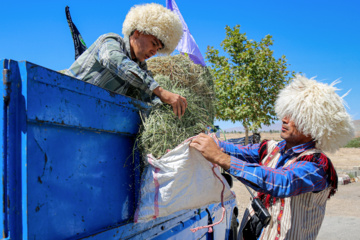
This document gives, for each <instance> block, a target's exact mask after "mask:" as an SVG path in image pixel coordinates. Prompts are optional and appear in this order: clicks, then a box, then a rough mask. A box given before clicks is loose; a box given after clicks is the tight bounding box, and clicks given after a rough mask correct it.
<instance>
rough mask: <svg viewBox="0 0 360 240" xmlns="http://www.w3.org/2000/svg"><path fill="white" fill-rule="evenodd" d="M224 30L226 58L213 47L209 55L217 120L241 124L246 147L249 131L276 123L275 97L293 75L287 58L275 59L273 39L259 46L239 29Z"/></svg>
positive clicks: (261, 42) (208, 49) (262, 42)
mask: <svg viewBox="0 0 360 240" xmlns="http://www.w3.org/2000/svg"><path fill="white" fill-rule="evenodd" d="M225 30H226V37H225V39H224V40H223V41H222V42H221V44H220V46H221V47H222V49H223V51H224V55H225V56H222V55H220V54H219V51H218V50H217V49H214V47H210V46H208V48H207V51H206V58H207V60H208V62H210V68H211V71H212V73H213V75H214V80H215V82H214V83H215V94H216V118H217V119H220V120H224V121H228V120H230V121H231V122H233V123H235V122H236V121H239V122H241V123H242V124H243V126H244V128H245V133H246V143H247V142H248V141H247V140H248V131H249V130H252V131H257V130H258V129H259V128H260V127H261V125H267V126H269V125H270V124H272V123H274V121H275V120H276V114H275V110H274V104H275V100H276V96H277V94H278V92H279V90H280V89H282V88H283V87H284V86H285V85H286V83H288V82H289V80H290V78H291V76H292V75H294V73H293V72H291V73H290V72H289V71H288V70H286V69H287V66H288V64H287V63H286V61H287V60H286V58H285V56H282V57H280V58H279V59H275V57H274V56H273V53H274V51H273V50H270V46H272V45H273V40H272V36H270V35H267V36H265V37H264V38H263V39H262V40H261V41H260V42H256V41H254V40H248V39H247V36H246V33H240V25H236V26H235V27H234V28H233V29H231V28H230V27H229V26H226V27H225Z"/></svg>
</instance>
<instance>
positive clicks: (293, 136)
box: [280, 117, 312, 149]
mask: <svg viewBox="0 0 360 240" xmlns="http://www.w3.org/2000/svg"><path fill="white" fill-rule="evenodd" d="M281 121H282V126H281V134H280V137H281V138H282V139H284V140H286V148H287V149H288V148H291V147H294V146H297V145H300V144H303V143H306V142H309V141H311V140H312V138H311V137H310V136H305V135H304V134H303V133H302V132H300V131H298V130H297V128H296V126H295V123H294V122H293V121H291V120H290V118H289V117H284V118H283V119H281Z"/></svg>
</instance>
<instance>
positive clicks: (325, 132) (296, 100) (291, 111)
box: [275, 75, 354, 152]
mask: <svg viewBox="0 0 360 240" xmlns="http://www.w3.org/2000/svg"><path fill="white" fill-rule="evenodd" d="M337 83H338V81H335V82H333V83H332V84H330V85H328V84H324V83H320V82H317V81H315V80H314V78H311V79H307V78H306V77H304V76H301V75H296V77H295V78H294V79H293V81H292V82H291V83H290V84H289V85H288V86H287V87H285V88H284V89H283V90H281V91H280V93H279V96H278V99H277V100H276V103H275V111H276V114H277V115H278V117H279V118H280V119H282V118H283V117H290V118H291V120H292V121H294V123H295V126H296V127H297V129H298V130H299V131H301V132H302V133H303V134H304V135H306V136H311V137H313V139H314V140H315V141H316V147H317V148H319V149H321V150H324V151H329V152H334V151H336V150H337V149H338V148H339V147H342V146H343V145H345V144H346V143H347V142H348V141H349V140H351V138H353V137H354V125H353V122H352V119H351V117H350V115H349V114H348V113H347V112H346V110H345V107H344V104H345V102H344V100H343V98H342V97H339V95H337V94H336V93H335V91H337V90H339V89H337V88H335V87H334V85H335V84H337Z"/></svg>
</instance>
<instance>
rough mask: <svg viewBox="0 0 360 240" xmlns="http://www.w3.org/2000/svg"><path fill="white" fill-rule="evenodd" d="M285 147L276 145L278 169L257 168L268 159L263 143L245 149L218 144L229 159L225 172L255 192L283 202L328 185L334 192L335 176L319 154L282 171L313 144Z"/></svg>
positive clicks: (322, 188) (330, 166) (229, 144)
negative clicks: (278, 151)
mask: <svg viewBox="0 0 360 240" xmlns="http://www.w3.org/2000/svg"><path fill="white" fill-rule="evenodd" d="M264 145H265V146H264ZM285 145H286V141H285V140H283V141H281V142H279V143H278V145H277V146H278V147H279V148H280V154H281V156H280V159H279V161H278V163H277V166H276V167H275V168H270V167H266V166H263V165H261V164H260V163H261V160H262V159H263V158H264V157H265V156H266V155H267V152H266V150H265V152H266V153H265V154H264V149H266V142H263V143H261V144H249V145H247V146H242V145H236V144H233V143H229V142H222V141H220V142H219V146H220V148H223V149H224V151H225V153H227V154H229V155H230V156H231V166H230V168H229V169H228V170H227V172H228V173H230V174H231V175H233V176H234V177H236V178H237V179H238V180H240V181H241V182H243V183H244V184H246V185H247V186H249V187H251V188H253V189H254V190H255V191H258V192H262V193H265V194H269V195H271V196H273V197H280V198H284V197H290V196H296V195H299V194H302V193H307V192H317V191H321V190H324V189H325V188H327V187H328V186H329V184H332V185H333V189H334V190H335V189H336V188H337V176H336V172H335V170H334V168H333V166H332V164H331V161H330V160H329V159H328V158H327V157H326V156H325V155H324V154H322V153H317V154H312V155H306V156H302V157H300V159H298V161H296V162H294V163H292V164H290V165H288V166H287V167H284V165H285V163H286V162H287V161H288V160H289V159H291V158H293V157H294V156H295V157H296V156H298V155H300V154H301V153H302V152H304V151H305V150H308V149H311V148H314V147H315V142H313V141H310V142H307V143H304V144H301V145H298V146H295V147H293V148H290V149H288V150H287V151H285ZM334 175H335V176H334ZM334 192H335V191H334Z"/></svg>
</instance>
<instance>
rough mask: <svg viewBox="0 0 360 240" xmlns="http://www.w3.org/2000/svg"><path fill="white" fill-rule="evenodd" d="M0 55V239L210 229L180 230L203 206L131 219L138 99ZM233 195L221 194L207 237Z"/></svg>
mask: <svg viewBox="0 0 360 240" xmlns="http://www.w3.org/2000/svg"><path fill="white" fill-rule="evenodd" d="M0 63H1V66H2V68H3V70H4V71H3V74H2V76H1V78H2V81H3V84H2V85H1V92H2V93H3V99H4V101H2V103H1V104H2V106H1V109H0V110H1V115H2V119H1V120H2V126H3V127H2V129H1V130H0V131H1V132H0V133H1V136H3V137H2V138H1V144H2V151H3V152H2V153H3V161H2V162H1V164H0V172H1V175H2V179H3V184H2V185H1V189H0V194H1V197H0V201H1V203H2V205H3V209H4V212H3V214H0V222H1V224H0V229H1V231H2V234H3V239H209V238H210V235H209V234H208V233H207V231H206V229H204V230H200V231H198V232H197V233H192V232H190V230H189V229H190V228H193V227H197V226H202V225H207V223H208V214H207V211H206V207H204V208H202V209H199V211H182V212H179V213H176V214H174V215H171V216H167V217H164V218H159V219H155V220H153V221H149V222H146V223H138V224H135V223H133V215H134V211H135V207H136V206H135V204H136V199H137V197H138V190H139V186H140V167H141V166H140V154H139V153H138V152H137V151H133V149H134V144H135V139H136V134H137V132H138V129H139V124H140V117H139V111H147V110H148V108H149V106H148V105H147V104H145V103H143V102H141V101H137V100H135V99H132V98H130V97H126V96H122V95H118V94H114V93H112V92H110V91H107V90H104V89H102V88H99V87H97V86H94V85H91V84H88V83H85V82H82V81H79V80H76V79H73V78H70V77H68V76H65V75H62V74H60V73H57V72H55V71H51V70H49V69H46V68H43V67H40V66H37V65H35V64H32V63H29V62H16V61H12V60H2V61H1V62H0ZM235 205H236V203H235V200H234V201H232V202H228V203H227V204H226V207H227V215H226V221H224V223H223V224H222V225H219V226H216V227H214V234H215V235H214V234H213V235H214V236H219V238H215V239H223V238H224V236H226V234H227V230H226V229H228V228H229V222H230V220H231V216H230V215H231V213H232V211H233V208H234V207H235ZM214 206H215V205H211V206H208V207H207V208H208V209H209V210H208V211H209V212H210V213H211V217H212V220H214V221H215V220H216V219H217V218H218V215H219V213H220V214H221V208H219V207H216V206H215V207H214ZM216 221H217V220H216ZM220 236H221V237H220Z"/></svg>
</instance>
